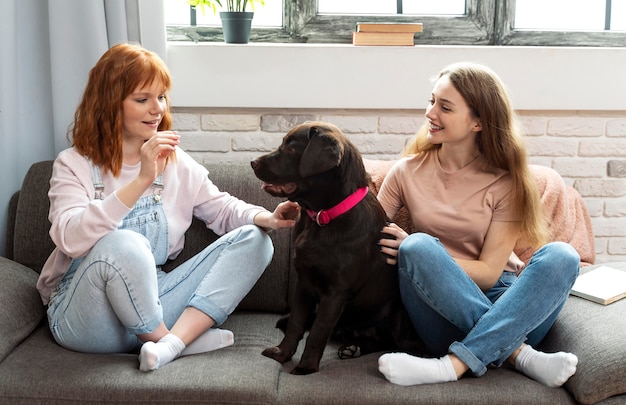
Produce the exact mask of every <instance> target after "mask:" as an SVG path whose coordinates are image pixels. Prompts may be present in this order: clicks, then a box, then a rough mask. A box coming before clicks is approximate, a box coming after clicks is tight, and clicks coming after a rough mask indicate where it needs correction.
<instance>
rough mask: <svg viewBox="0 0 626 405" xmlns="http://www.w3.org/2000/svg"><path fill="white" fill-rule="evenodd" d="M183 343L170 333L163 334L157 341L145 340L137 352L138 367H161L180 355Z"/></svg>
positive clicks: (143, 369) (149, 368) (183, 346)
mask: <svg viewBox="0 0 626 405" xmlns="http://www.w3.org/2000/svg"><path fill="white" fill-rule="evenodd" d="M184 349H185V344H184V343H183V341H182V340H180V338H179V337H178V336H176V335H174V334H172V333H168V334H167V335H165V336H163V337H162V338H161V340H159V341H158V342H156V343H154V342H146V343H144V344H143V345H142V346H141V351H140V352H139V369H140V370H141V371H152V370H156V369H158V368H159V367H163V366H164V365H166V364H167V363H169V362H171V361H172V360H174V359H176V358H177V357H178V356H180V353H181V352H182V351H183V350H184Z"/></svg>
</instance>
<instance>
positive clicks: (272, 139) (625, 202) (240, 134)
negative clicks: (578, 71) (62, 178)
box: [173, 108, 626, 263]
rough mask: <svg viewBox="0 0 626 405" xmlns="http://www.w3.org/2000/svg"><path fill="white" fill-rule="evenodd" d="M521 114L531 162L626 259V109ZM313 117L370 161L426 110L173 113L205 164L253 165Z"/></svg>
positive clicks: (407, 133)
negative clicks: (565, 189)
mask: <svg viewBox="0 0 626 405" xmlns="http://www.w3.org/2000/svg"><path fill="white" fill-rule="evenodd" d="M231 111H232V113H231ZM216 112H217V113H216ZM519 118H520V127H521V129H522V133H523V134H525V137H524V139H525V141H526V144H527V148H528V161H529V163H531V164H539V165H543V166H547V167H552V168H554V169H555V170H556V171H557V172H559V173H560V174H561V176H563V180H564V181H565V183H566V184H569V185H573V186H574V187H575V188H576V189H577V190H578V191H579V193H580V194H581V195H583V199H584V201H585V206H586V207H587V210H588V213H589V215H590V217H591V218H592V222H593V230H594V234H595V242H596V262H597V263H603V262H610V261H616V260H623V261H626V251H625V249H626V247H624V245H625V244H626V235H625V234H626V212H625V211H626V177H623V176H622V172H623V169H622V166H621V165H622V162H624V161H626V115H625V114H621V115H620V114H606V113H598V114H595V113H593V112H577V111H571V112H568V111H555V112H545V111H543V112H533V111H522V112H520V114H519ZM312 120H325V121H329V122H332V123H334V124H335V125H337V126H339V127H340V128H342V130H343V131H344V132H345V133H346V134H347V135H348V136H349V137H350V139H352V140H353V141H354V143H355V144H356V145H357V147H359V150H361V153H362V154H363V156H364V157H366V158H368V159H381V160H396V159H398V158H399V155H400V153H401V151H402V149H403V148H404V146H405V144H406V142H407V141H408V140H410V139H412V138H413V136H414V134H415V132H416V131H417V130H418V129H419V127H420V126H421V124H422V122H423V120H424V111H423V110H422V109H416V110H414V111H410V112H407V111H405V110H402V111H400V110H398V111H373V110H345V111H339V112H338V111H335V110H328V111H314V112H308V111H296V110H290V109H281V110H275V109H269V110H261V111H255V112H250V111H241V110H238V109H232V110H230V109H220V110H215V109H210V108H206V109H197V110H196V109H194V110H182V111H180V112H175V113H173V129H175V130H177V131H181V132H182V134H181V135H182V138H181V147H182V148H183V149H185V150H187V151H188V152H189V153H190V155H191V156H192V157H193V158H194V159H196V160H197V161H199V162H202V163H208V162H212V163H218V164H232V163H242V164H248V162H249V161H250V160H252V159H255V158H256V157H258V156H259V155H260V154H263V153H267V151H269V150H273V149H274V148H275V147H276V146H278V144H279V143H280V140H281V138H282V136H284V134H285V133H287V131H289V130H290V129H291V128H292V127H293V126H295V125H297V124H299V123H301V122H304V121H312ZM201 128H202V129H204V130H205V132H201V131H200V129H201ZM611 168H612V171H610V170H608V169H611Z"/></svg>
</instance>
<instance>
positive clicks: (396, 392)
mask: <svg viewBox="0 0 626 405" xmlns="http://www.w3.org/2000/svg"><path fill="white" fill-rule="evenodd" d="M209 170H210V171H211V176H210V177H211V178H212V179H213V181H214V182H215V183H216V184H217V185H218V186H219V187H220V188H221V189H224V190H227V191H229V192H231V193H232V194H234V195H236V196H238V197H241V198H243V199H245V200H247V201H250V202H252V203H257V204H261V205H264V206H266V207H268V208H273V207H274V206H275V205H276V203H277V200H276V199H274V198H272V197H270V196H268V195H266V194H265V193H263V192H262V191H261V190H260V183H259V181H258V180H256V179H255V178H254V176H253V174H252V170H251V169H250V168H249V166H248V165H246V164H243V165H235V164H233V165H224V166H220V165H214V166H210V167H209ZM50 173H51V162H50V161H46V162H40V163H36V164H34V165H33V166H32V168H31V170H30V171H29V172H28V174H27V175H26V178H25V180H24V183H23V186H22V189H21V191H20V192H18V193H16V195H15V196H14V197H13V199H12V200H11V204H10V207H9V225H8V231H7V249H6V252H7V256H8V257H6V258H5V257H2V258H0V276H1V277H2V283H0V403H3V404H4V403H6V404H20V403H23V404H33V403H42V404H43V403H45V404H56V403H155V404H165V403H178V404H181V403H228V404H233V403H241V404H274V403H280V404H305V403H309V404H332V403H341V404H364V403H376V404H386V403H403V404H404V403H441V404H452V403H459V404H485V403H497V404H576V403H584V404H590V403H598V402H599V403H602V404H624V403H626V346H625V344H626V321H625V320H624V319H625V318H624V316H625V315H626V300H622V301H619V302H617V303H614V304H611V305H609V306H606V307H604V306H601V305H599V304H595V303H592V302H589V301H586V300H583V299H580V298H575V297H570V298H569V299H568V302H567V304H566V306H565V309H564V311H563V313H562V315H561V317H560V318H559V320H558V321H557V323H556V324H555V326H554V327H553V329H552V330H551V332H550V334H549V336H548V337H547V339H546V340H545V342H544V343H543V345H542V349H544V350H546V351H556V350H567V351H571V352H573V353H576V354H577V355H578V356H579V359H580V363H579V367H578V371H577V373H576V374H575V375H574V376H573V377H572V378H571V379H570V380H569V381H568V382H567V383H566V384H565V386H564V387H563V388H558V389H555V388H547V387H545V386H543V385H541V384H539V383H536V382H534V381H532V380H530V379H529V378H526V377H525V376H523V375H521V374H519V373H517V372H516V371H514V370H511V369H509V368H500V369H494V370H489V371H488V372H487V374H486V375H485V376H483V377H481V378H473V377H464V378H462V379H461V380H460V381H458V382H454V383H447V384H433V385H424V386H416V387H400V386H395V385H393V384H391V383H389V382H387V381H386V380H385V379H384V378H383V377H382V375H381V374H380V373H379V372H378V370H377V359H378V355H379V354H371V355H367V356H363V357H360V358H357V359H351V360H340V359H339V358H338V357H337V354H336V349H337V345H336V344H335V343H333V342H331V344H330V345H329V346H328V347H327V350H326V351H325V354H324V356H323V358H322V361H321V364H320V372H319V373H315V374H312V375H308V376H294V375H291V374H289V372H288V370H289V369H290V367H293V364H286V365H284V366H281V365H280V364H278V363H276V362H275V361H273V360H270V359H268V358H266V357H263V356H262V355H261V351H262V350H263V349H264V348H265V347H267V346H271V345H275V344H277V343H278V342H279V341H280V339H281V337H282V333H281V332H280V331H279V330H277V329H276V328H275V327H274V325H275V322H276V320H277V319H278V318H279V317H280V315H281V314H283V313H286V312H287V311H288V303H289V301H290V292H291V291H292V286H293V275H292V273H291V271H290V268H291V258H290V253H291V252H290V231H289V230H281V231H276V232H273V233H272V234H271V236H272V239H273V241H274V244H275V248H276V252H275V257H274V260H273V262H272V263H271V264H270V266H269V268H268V269H267V271H266V272H265V273H264V275H263V277H262V278H261V279H260V281H259V282H258V283H257V285H256V286H255V287H254V289H253V290H252V291H251V292H250V294H249V295H248V296H247V297H246V298H245V300H244V301H243V302H242V303H241V304H240V305H239V307H238V309H237V311H236V312H235V313H234V314H233V315H232V316H231V317H230V318H229V319H228V320H227V322H226V324H225V325H224V327H225V328H228V329H230V330H232V331H233V332H234V334H235V345H234V346H231V347H228V348H225V349H222V350H218V351H215V352H210V353H206V354H200V355H195V356H188V357H183V358H180V359H178V360H176V361H174V362H173V363H171V364H169V365H167V366H166V367H164V368H162V369H160V370H157V371H154V372H150V373H144V372H141V371H139V368H138V361H137V356H136V354H116V355H103V354H85V353H76V352H72V351H69V350H66V349H64V348H62V347H60V346H58V345H57V344H56V343H55V342H54V340H53V338H52V336H51V334H50V332H49V330H48V325H47V322H46V320H45V315H44V314H45V311H44V308H43V306H42V304H41V300H40V298H39V295H38V293H37V291H36V289H35V282H36V280H37V274H38V271H39V270H40V269H41V267H42V265H43V263H44V261H45V260H46V258H47V256H48V255H49V253H50V251H51V250H52V248H53V245H52V242H51V241H50V238H49V236H48V227H49V223H48V220H47V214H48V199H47V189H48V180H49V177H50ZM212 238H214V235H213V234H212V233H211V232H210V231H207V230H206V229H205V228H204V227H203V226H202V225H201V224H200V223H194V225H193V226H192V228H191V229H190V230H189V232H188V236H187V244H186V245H187V247H186V250H185V251H184V253H183V254H182V255H181V257H179V258H178V259H177V261H180V260H184V259H185V258H187V257H190V256H191V255H192V254H193V253H194V252H195V251H198V250H199V249H201V248H202V247H203V246H205V245H206V244H207V243H208V242H209V241H210V240H212ZM171 265H175V263H172V264H171ZM613 265H614V266H616V267H620V268H621V269H624V270H626V263H613ZM236 271H237V269H233V277H236ZM301 346H302V345H301ZM299 354H300V353H297V354H296V356H295V359H297V358H299Z"/></svg>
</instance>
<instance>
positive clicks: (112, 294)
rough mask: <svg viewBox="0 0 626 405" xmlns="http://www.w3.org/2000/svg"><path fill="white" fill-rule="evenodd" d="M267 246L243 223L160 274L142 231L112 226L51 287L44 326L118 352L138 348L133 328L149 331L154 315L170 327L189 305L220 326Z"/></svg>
mask: <svg viewBox="0 0 626 405" xmlns="http://www.w3.org/2000/svg"><path fill="white" fill-rule="evenodd" d="M273 253H274V248H273V245H272V242H271V239H270V237H269V236H268V235H267V234H266V233H265V232H264V231H263V230H261V229H260V228H258V227H257V226H254V225H246V226H243V227H241V228H238V229H235V230H233V231H231V232H229V233H227V234H226V235H224V236H222V237H221V238H219V239H218V240H216V241H215V242H213V243H212V244H210V245H209V246H207V247H206V248H205V249H204V250H203V251H202V252H200V253H198V254H197V255H196V256H194V257H193V258H191V259H189V260H188V261H186V262H185V263H183V264H181V265H180V266H179V267H177V268H176V269H174V270H172V271H171V272H169V273H165V272H163V271H162V270H160V267H159V266H158V265H157V264H156V263H155V255H154V252H153V251H152V248H151V245H150V242H149V241H148V239H147V238H146V237H145V236H144V235H142V234H140V233H137V232H135V231H132V230H126V229H120V230H116V231H113V232H111V233H110V234H108V235H106V236H104V237H103V238H102V239H100V240H99V241H98V242H97V243H96V244H95V245H94V246H93V248H92V249H91V251H90V252H89V253H88V254H87V255H86V256H85V257H84V258H83V259H82V260H75V261H73V263H72V265H71V266H70V269H69V270H68V272H67V273H66V274H65V276H64V277H63V279H62V281H61V282H60V283H59V285H57V287H56V288H55V289H54V290H53V296H52V298H51V302H50V304H49V306H48V319H49V322H50V329H51V331H52V334H53V335H54V338H55V340H56V341H57V342H58V343H59V344H60V345H62V346H64V347H66V348H68V349H71V350H76V351H80V352H90V353H121V352H130V351H133V350H137V349H138V348H139V347H140V345H141V342H140V341H139V339H138V338H137V337H136V334H143V333H149V332H151V331H153V330H154V329H155V328H156V327H157V326H158V325H159V324H160V323H161V322H162V321H163V322H164V323H165V325H166V326H167V327H168V328H171V327H172V325H173V324H174V323H175V322H176V320H177V319H178V318H179V316H180V315H181V313H182V312H183V310H184V309H185V308H186V307H189V306H191V307H194V308H197V309H199V310H200V311H202V312H204V313H205V314H207V315H208V316H210V317H211V318H212V319H213V320H215V322H216V324H217V325H220V324H221V323H223V322H224V321H225V320H226V318H227V316H228V315H229V314H230V313H231V312H232V311H233V310H234V309H235V307H236V306H237V304H239V302H240V301H241V300H242V299H243V298H244V297H245V295H246V294H247V293H248V292H249V291H250V289H252V287H253V286H254V284H255V283H256V281H257V280H258V279H259V277H260V276H261V274H262V273H263V271H264V270H265V268H266V267H267V265H268V264H269V262H270V260H271V258H272V255H273ZM156 256H158V254H157V255H156Z"/></svg>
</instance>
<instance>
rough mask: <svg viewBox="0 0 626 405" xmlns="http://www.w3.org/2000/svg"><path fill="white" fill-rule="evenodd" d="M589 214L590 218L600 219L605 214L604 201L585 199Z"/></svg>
mask: <svg viewBox="0 0 626 405" xmlns="http://www.w3.org/2000/svg"><path fill="white" fill-rule="evenodd" d="M583 201H584V202H585V207H587V213H588V214H589V216H590V217H592V218H593V217H600V216H602V215H603V214H604V200H603V199H600V198H583Z"/></svg>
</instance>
